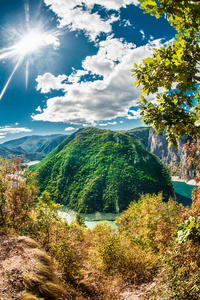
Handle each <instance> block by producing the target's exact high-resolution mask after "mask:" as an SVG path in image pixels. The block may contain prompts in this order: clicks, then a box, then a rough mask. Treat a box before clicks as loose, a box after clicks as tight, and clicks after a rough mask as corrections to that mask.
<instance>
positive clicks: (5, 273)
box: [0, 236, 34, 300]
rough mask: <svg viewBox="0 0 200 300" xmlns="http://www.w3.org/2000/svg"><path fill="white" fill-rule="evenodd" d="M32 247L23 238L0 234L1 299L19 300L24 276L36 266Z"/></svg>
mask: <svg viewBox="0 0 200 300" xmlns="http://www.w3.org/2000/svg"><path fill="white" fill-rule="evenodd" d="M32 251H33V250H32V249H30V248H27V247H26V245H25V244H24V242H23V239H22V238H21V239H20V238H15V237H7V236H0V299H1V300H11V299H15V300H19V299H20V296H21V292H22V291H23V290H24V289H25V287H24V285H23V276H24V274H26V273H27V272H31V271H32V270H33V266H34V258H33V253H32Z"/></svg>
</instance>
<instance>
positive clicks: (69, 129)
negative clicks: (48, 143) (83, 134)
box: [65, 127, 77, 131]
mask: <svg viewBox="0 0 200 300" xmlns="http://www.w3.org/2000/svg"><path fill="white" fill-rule="evenodd" d="M72 130H77V128H74V127H67V128H65V131H72Z"/></svg>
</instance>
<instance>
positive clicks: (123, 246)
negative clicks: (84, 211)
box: [94, 225, 157, 285]
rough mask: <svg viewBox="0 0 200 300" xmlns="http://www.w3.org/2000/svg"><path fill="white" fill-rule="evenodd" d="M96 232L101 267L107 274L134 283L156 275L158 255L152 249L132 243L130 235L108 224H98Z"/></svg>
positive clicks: (136, 283)
mask: <svg viewBox="0 0 200 300" xmlns="http://www.w3.org/2000/svg"><path fill="white" fill-rule="evenodd" d="M94 233H95V236H94V238H95V241H96V243H95V245H96V247H97V251H98V255H99V257H100V259H101V264H100V268H101V269H102V270H103V272H104V273H105V274H106V275H115V274H118V275H121V276H122V278H123V279H124V280H130V281H131V282H133V283H134V285H138V284H139V283H142V282H144V281H148V280H150V279H152V277H153V275H155V271H156V269H157V257H156V256H155V255H154V254H153V253H152V252H151V251H145V250H144V249H142V247H140V245H136V244H132V242H131V240H130V239H129V237H126V236H123V235H121V234H119V232H115V231H113V230H112V229H111V227H110V226H108V225H107V226H106V225H97V226H96V227H95V229H94Z"/></svg>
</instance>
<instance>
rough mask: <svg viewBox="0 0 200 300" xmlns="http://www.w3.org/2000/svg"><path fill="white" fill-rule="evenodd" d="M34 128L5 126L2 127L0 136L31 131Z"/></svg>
mask: <svg viewBox="0 0 200 300" xmlns="http://www.w3.org/2000/svg"><path fill="white" fill-rule="evenodd" d="M31 131H32V129H28V128H26V127H11V126H4V127H0V136H4V135H6V134H8V133H12V134H15V133H21V132H31Z"/></svg>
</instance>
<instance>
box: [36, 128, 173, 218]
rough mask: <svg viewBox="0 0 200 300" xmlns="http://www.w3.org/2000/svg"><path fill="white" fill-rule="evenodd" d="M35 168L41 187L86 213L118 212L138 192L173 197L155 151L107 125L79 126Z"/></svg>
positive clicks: (62, 201)
mask: <svg viewBox="0 0 200 300" xmlns="http://www.w3.org/2000/svg"><path fill="white" fill-rule="evenodd" d="M33 170H34V171H37V172H38V175H37V178H38V181H39V186H40V190H41V192H42V191H44V190H45V189H46V190H47V191H48V192H50V195H51V196H52V198H53V199H54V200H55V201H56V202H59V203H62V204H65V205H67V206H70V207H71V208H73V209H75V210H77V211H79V212H84V213H92V212H95V211H103V212H118V211H122V210H124V209H125V208H127V206H128V204H129V203H130V202H131V201H132V200H138V199H139V195H140V194H142V193H158V192H159V191H163V192H164V196H166V197H168V196H169V195H172V196H173V186H172V184H171V180H170V176H169V174H168V172H167V170H166V168H165V167H164V165H163V164H162V163H161V162H160V161H159V160H158V159H157V158H156V156H154V155H152V154H151V153H149V152H147V151H146V150H145V149H144V148H142V147H141V146H140V145H139V144H138V142H136V141H135V140H133V139H132V138H131V137H129V136H127V135H126V134H124V133H119V132H112V131H110V130H102V129H96V128H85V129H82V130H79V131H78V132H76V133H74V134H73V135H71V136H69V137H68V138H67V139H66V140H64V141H63V142H62V143H61V144H60V145H59V146H58V147H57V148H56V149H54V150H53V151H52V152H51V153H50V154H49V155H47V156H46V157H45V159H44V160H42V161H41V162H40V163H39V164H38V165H36V166H35V167H34V169H33Z"/></svg>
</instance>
